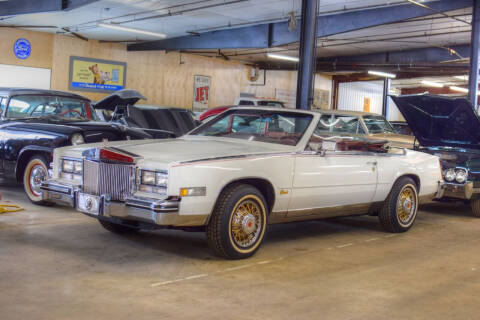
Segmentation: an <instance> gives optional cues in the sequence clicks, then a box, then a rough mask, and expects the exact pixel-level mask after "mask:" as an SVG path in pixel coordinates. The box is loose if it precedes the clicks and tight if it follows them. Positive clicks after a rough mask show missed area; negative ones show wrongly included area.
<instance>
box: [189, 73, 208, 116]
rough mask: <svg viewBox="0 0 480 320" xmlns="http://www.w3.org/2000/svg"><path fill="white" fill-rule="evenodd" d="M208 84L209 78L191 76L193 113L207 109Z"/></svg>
mask: <svg viewBox="0 0 480 320" xmlns="http://www.w3.org/2000/svg"><path fill="white" fill-rule="evenodd" d="M210 82H211V78H210V76H193V111H203V110H207V109H208V103H209V101H210Z"/></svg>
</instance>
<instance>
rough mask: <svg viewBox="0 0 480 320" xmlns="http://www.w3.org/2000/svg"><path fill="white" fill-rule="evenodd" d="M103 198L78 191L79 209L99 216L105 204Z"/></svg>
mask: <svg viewBox="0 0 480 320" xmlns="http://www.w3.org/2000/svg"><path fill="white" fill-rule="evenodd" d="M102 201H103V199H102V198H101V197H99V196H94V195H91V194H86V193H81V192H78V193H77V210H78V211H80V212H84V213H88V214H91V215H95V216H98V215H100V214H101V209H102V206H103V203H102Z"/></svg>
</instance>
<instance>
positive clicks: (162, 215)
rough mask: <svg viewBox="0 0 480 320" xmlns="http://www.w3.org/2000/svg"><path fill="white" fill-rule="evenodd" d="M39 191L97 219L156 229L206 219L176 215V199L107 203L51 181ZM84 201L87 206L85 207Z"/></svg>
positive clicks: (130, 199) (77, 188)
mask: <svg viewBox="0 0 480 320" xmlns="http://www.w3.org/2000/svg"><path fill="white" fill-rule="evenodd" d="M41 189H42V194H43V200H45V201H49V202H55V203H58V204H62V205H66V206H69V207H72V208H75V209H76V210H77V211H80V212H82V213H85V214H87V215H89V216H92V217H96V218H98V219H108V218H118V219H124V220H131V221H139V222H143V223H147V224H153V225H157V226H172V227H195V226H203V225H205V223H206V221H207V218H208V215H180V214H179V206H180V198H178V199H171V198H167V197H166V198H165V199H150V198H140V197H128V198H127V199H126V200H125V202H119V201H110V200H109V199H108V197H106V196H95V195H88V194H84V193H82V191H81V188H80V186H74V185H66V184H61V183H58V182H52V181H46V182H44V183H42V186H41ZM88 201H90V203H89V205H86V202H88ZM92 203H94V205H92Z"/></svg>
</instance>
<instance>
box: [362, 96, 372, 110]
mask: <svg viewBox="0 0 480 320" xmlns="http://www.w3.org/2000/svg"><path fill="white" fill-rule="evenodd" d="M370 102H371V99H370V98H368V97H365V98H363V112H370Z"/></svg>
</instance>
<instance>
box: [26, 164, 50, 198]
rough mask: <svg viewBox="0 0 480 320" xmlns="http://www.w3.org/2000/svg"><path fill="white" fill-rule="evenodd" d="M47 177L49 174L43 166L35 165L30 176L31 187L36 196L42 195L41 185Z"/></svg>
mask: <svg viewBox="0 0 480 320" xmlns="http://www.w3.org/2000/svg"><path fill="white" fill-rule="evenodd" d="M46 177H47V172H46V171H45V168H43V167H42V166H41V165H35V166H34V167H33V169H32V171H31V174H30V187H31V189H32V191H33V192H35V193H36V194H40V193H41V189H40V185H41V184H42V182H43V181H45V178H46Z"/></svg>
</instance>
